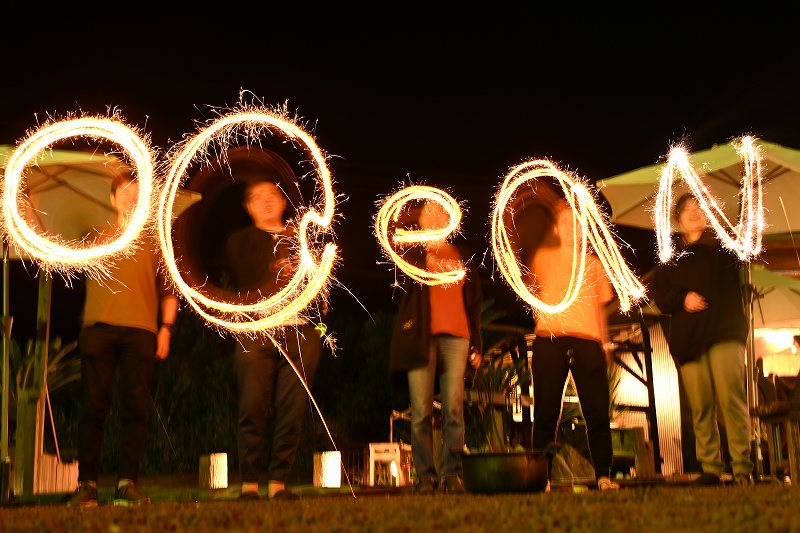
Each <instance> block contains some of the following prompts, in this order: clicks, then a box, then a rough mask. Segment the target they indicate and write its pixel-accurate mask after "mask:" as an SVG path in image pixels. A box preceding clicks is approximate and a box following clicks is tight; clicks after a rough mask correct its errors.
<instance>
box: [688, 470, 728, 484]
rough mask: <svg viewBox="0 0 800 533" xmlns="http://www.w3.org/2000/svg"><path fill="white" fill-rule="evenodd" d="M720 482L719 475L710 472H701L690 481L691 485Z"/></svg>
mask: <svg viewBox="0 0 800 533" xmlns="http://www.w3.org/2000/svg"><path fill="white" fill-rule="evenodd" d="M720 483H721V481H720V479H719V476H718V475H717V474H712V473H711V472H703V473H702V474H700V475H699V476H697V478H696V479H695V480H694V481H692V485H719V484H720Z"/></svg>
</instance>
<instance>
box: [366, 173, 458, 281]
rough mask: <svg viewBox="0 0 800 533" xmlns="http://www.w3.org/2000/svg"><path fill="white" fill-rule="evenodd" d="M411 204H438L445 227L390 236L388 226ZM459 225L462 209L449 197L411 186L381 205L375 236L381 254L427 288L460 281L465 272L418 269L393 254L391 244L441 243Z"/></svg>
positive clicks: (437, 191)
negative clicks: (444, 220)
mask: <svg viewBox="0 0 800 533" xmlns="http://www.w3.org/2000/svg"><path fill="white" fill-rule="evenodd" d="M412 201H413V202H417V201H430V202H435V203H436V204H438V205H440V206H441V207H442V208H443V209H444V210H445V212H446V213H447V216H448V223H447V225H446V226H444V227H442V228H433V229H427V230H423V229H417V230H409V229H405V228H397V229H395V232H394V234H393V235H391V236H390V235H389V227H390V225H391V224H397V222H398V220H399V218H400V215H401V214H402V213H403V209H404V208H405V207H406V204H408V203H409V202H412ZM460 224H461V208H460V207H459V205H458V202H456V200H455V199H454V198H453V197H452V196H450V195H449V194H447V193H446V192H444V191H442V190H441V189H437V188H435V187H429V186H426V185H412V186H409V187H405V188H403V189H401V190H400V191H398V192H396V193H395V194H393V195H392V196H390V197H389V198H387V199H386V200H384V201H383V202H382V204H381V206H380V209H379V210H378V214H377V215H376V216H375V235H376V236H377V238H378V242H380V244H381V246H382V247H383V251H384V253H386V255H387V256H388V257H389V258H390V259H391V260H392V261H393V262H394V264H395V265H397V267H398V268H399V269H400V270H402V271H403V272H405V273H406V274H407V275H408V276H409V277H411V278H412V279H414V280H416V281H418V282H420V283H424V284H426V285H446V284H448V283H455V282H457V281H459V280H461V279H462V278H463V277H464V276H465V275H466V271H465V270H464V269H463V268H458V269H454V270H445V271H444V272H431V271H429V270H426V269H423V268H419V267H417V266H415V265H413V264H411V263H409V262H408V261H406V260H405V259H403V257H402V256H401V255H400V254H398V253H397V252H396V251H395V247H394V245H395V244H405V245H409V244H417V243H432V242H437V241H443V240H446V239H447V238H448V237H449V236H451V235H452V234H453V233H454V232H455V231H457V230H458V227H459V225H460Z"/></svg>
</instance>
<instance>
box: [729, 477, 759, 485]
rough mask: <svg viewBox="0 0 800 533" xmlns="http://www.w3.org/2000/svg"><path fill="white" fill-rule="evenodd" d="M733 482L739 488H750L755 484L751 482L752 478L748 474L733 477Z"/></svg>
mask: <svg viewBox="0 0 800 533" xmlns="http://www.w3.org/2000/svg"><path fill="white" fill-rule="evenodd" d="M733 482H734V483H736V484H737V485H738V486H740V487H750V486H753V485H755V482H754V481H753V476H751V475H750V474H735V475H734V476H733Z"/></svg>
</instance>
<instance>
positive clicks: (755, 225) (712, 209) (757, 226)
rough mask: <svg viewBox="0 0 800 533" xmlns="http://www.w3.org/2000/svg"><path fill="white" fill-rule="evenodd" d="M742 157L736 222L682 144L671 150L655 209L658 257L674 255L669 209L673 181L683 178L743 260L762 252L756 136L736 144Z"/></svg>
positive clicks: (726, 243) (727, 244) (724, 241)
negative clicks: (730, 219) (705, 181)
mask: <svg viewBox="0 0 800 533" xmlns="http://www.w3.org/2000/svg"><path fill="white" fill-rule="evenodd" d="M734 147H735V148H736V151H737V153H738V154H739V157H740V158H741V159H742V163H743V166H744V171H743V173H742V177H741V181H740V183H741V190H740V193H739V195H740V199H741V205H740V207H739V222H738V224H736V225H735V226H734V225H733V224H732V223H731V222H730V221H729V220H728V217H726V216H725V213H724V212H723V211H722V207H721V206H720V205H719V202H718V201H717V199H716V198H714V196H713V195H712V194H711V192H710V191H709V190H708V188H707V187H706V185H705V183H703V180H702V178H701V177H700V176H699V175H698V173H697V171H696V170H695V168H694V167H693V166H692V164H691V163H690V162H689V152H688V151H687V150H686V148H684V147H683V146H682V145H678V146H675V147H673V148H672V149H671V150H670V153H669V158H668V159H667V164H666V166H665V167H664V170H662V172H661V179H660V181H659V184H658V195H657V196H656V203H655V208H654V213H653V221H654V225H655V228H656V241H657V243H658V258H659V260H660V261H661V262H662V263H666V262H667V261H669V260H670V258H671V257H672V254H673V253H674V248H673V244H672V239H671V238H670V236H671V225H670V213H671V207H672V203H673V198H672V196H673V195H672V183H673V182H674V181H677V180H678V179H680V178H683V180H684V181H686V184H687V185H688V187H689V190H690V192H691V193H692V194H693V195H694V197H695V198H696V199H697V202H698V204H700V208H701V209H702V210H703V212H704V213H705V214H706V217H707V218H708V221H709V223H710V224H711V226H712V227H713V228H714V231H715V232H716V234H717V236H718V237H719V239H720V241H721V242H722V244H723V246H725V247H726V248H728V249H730V250H731V251H733V252H734V253H735V254H736V255H737V256H738V257H739V259H741V260H742V261H749V260H751V259H753V258H754V257H756V256H757V255H758V254H759V253H761V239H762V235H763V233H764V204H763V193H762V160H763V157H762V151H761V148H760V147H759V146H758V144H757V140H756V139H755V138H754V137H750V136H744V137H742V138H741V139H740V140H739V141H738V142H736V143H735V144H734Z"/></svg>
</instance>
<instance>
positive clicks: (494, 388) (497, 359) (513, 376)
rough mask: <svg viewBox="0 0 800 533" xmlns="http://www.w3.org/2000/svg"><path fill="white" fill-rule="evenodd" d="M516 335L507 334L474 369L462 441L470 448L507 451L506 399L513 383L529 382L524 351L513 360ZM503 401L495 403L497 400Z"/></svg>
mask: <svg viewBox="0 0 800 533" xmlns="http://www.w3.org/2000/svg"><path fill="white" fill-rule="evenodd" d="M519 340H520V339H519V337H517V336H511V337H507V338H506V340H505V341H504V342H501V343H498V344H497V345H495V347H493V349H492V350H491V351H490V353H489V355H488V356H484V359H483V362H482V363H481V366H480V367H478V369H477V370H476V372H475V377H474V378H473V381H472V386H471V390H472V391H473V393H474V394H475V395H476V397H473V398H472V399H471V401H469V402H467V406H466V409H465V425H466V436H465V439H466V443H467V447H468V448H469V449H470V450H473V451H490V452H500V451H508V449H509V447H510V446H511V443H510V442H508V439H507V433H508V432H507V428H508V427H509V425H510V423H511V413H510V402H511V401H512V400H511V399H512V398H513V397H514V395H515V394H516V390H517V385H518V384H522V383H529V382H530V379H531V378H530V370H529V369H528V361H527V354H525V353H523V354H521V356H519V357H517V358H516V359H514V358H513V357H512V356H511V354H510V351H509V349H514V348H515V347H516V345H517V343H518V342H519ZM498 401H502V402H504V403H503V404H501V405H498V404H497V402H498Z"/></svg>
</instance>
